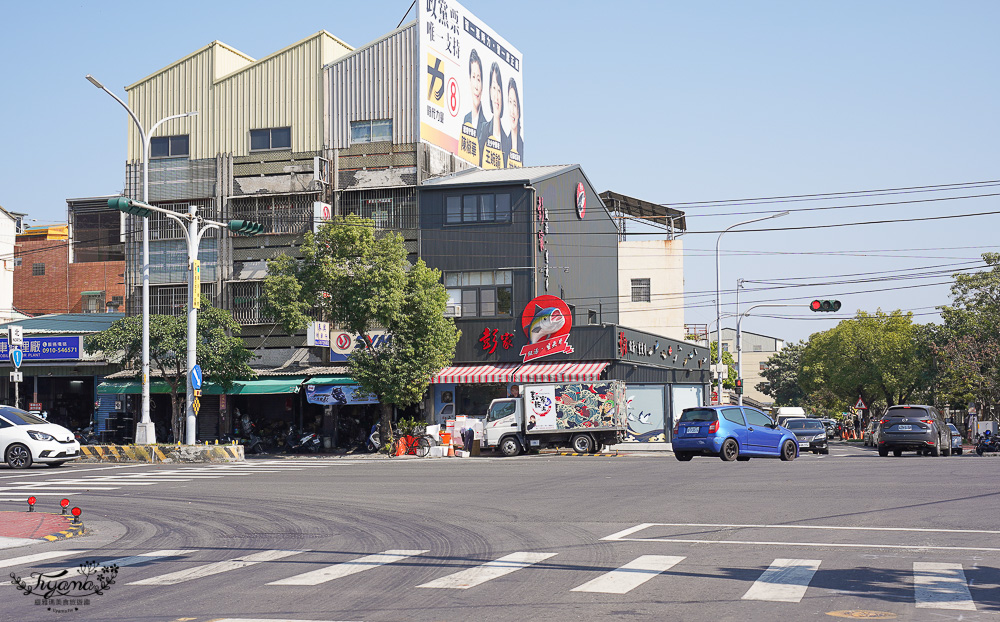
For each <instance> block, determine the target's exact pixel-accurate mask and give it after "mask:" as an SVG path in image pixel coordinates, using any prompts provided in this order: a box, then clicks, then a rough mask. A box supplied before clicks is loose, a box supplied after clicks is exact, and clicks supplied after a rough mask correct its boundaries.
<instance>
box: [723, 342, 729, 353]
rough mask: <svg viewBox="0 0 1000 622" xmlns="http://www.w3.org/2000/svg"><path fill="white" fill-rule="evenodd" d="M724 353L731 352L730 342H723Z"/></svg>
mask: <svg viewBox="0 0 1000 622" xmlns="http://www.w3.org/2000/svg"><path fill="white" fill-rule="evenodd" d="M722 351H723V352H729V342H728V341H723V342H722Z"/></svg>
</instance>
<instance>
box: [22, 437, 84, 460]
mask: <svg viewBox="0 0 1000 622" xmlns="http://www.w3.org/2000/svg"><path fill="white" fill-rule="evenodd" d="M78 458H80V443H79V442H77V441H73V442H71V443H60V442H58V441H43V442H35V443H33V444H32V446H31V459H32V460H34V461H35V462H41V463H45V462H64V461H66V460H76V459H78Z"/></svg>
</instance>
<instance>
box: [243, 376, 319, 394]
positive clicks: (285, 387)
mask: <svg viewBox="0 0 1000 622" xmlns="http://www.w3.org/2000/svg"><path fill="white" fill-rule="evenodd" d="M303 380H305V376H288V377H285V378H263V379H258V380H234V381H233V388H231V389H230V390H228V391H226V393H227V394H228V395H274V394H279V393H298V392H299V385H301V384H302V381H303Z"/></svg>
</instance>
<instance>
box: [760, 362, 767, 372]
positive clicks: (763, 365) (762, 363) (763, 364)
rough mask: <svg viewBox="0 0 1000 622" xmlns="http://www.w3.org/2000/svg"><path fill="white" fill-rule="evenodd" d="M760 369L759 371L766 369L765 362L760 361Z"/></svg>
mask: <svg viewBox="0 0 1000 622" xmlns="http://www.w3.org/2000/svg"><path fill="white" fill-rule="evenodd" d="M760 370H761V371H766V370H767V362H761V364H760Z"/></svg>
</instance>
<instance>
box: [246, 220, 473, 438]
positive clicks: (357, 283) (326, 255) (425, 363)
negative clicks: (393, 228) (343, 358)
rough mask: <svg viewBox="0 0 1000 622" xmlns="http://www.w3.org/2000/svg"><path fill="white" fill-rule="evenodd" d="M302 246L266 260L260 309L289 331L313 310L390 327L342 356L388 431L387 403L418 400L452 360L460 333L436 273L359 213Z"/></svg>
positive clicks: (366, 325)
mask: <svg viewBox="0 0 1000 622" xmlns="http://www.w3.org/2000/svg"><path fill="white" fill-rule="evenodd" d="M301 251H302V259H298V260H296V259H294V258H292V257H290V256H288V255H282V256H279V257H277V258H275V259H272V260H270V261H268V276H267V278H266V279H265V280H264V303H265V308H266V310H267V312H268V313H270V314H271V315H272V317H275V318H277V319H278V321H279V322H280V323H281V325H282V326H283V328H285V330H286V331H289V332H292V331H297V330H302V329H303V328H304V327H305V326H306V325H307V324H308V323H309V322H310V321H311V318H312V317H313V315H314V314H316V315H319V316H320V317H321V318H323V319H327V320H329V321H331V322H333V323H335V324H337V325H338V326H340V327H341V328H343V329H345V330H348V331H350V332H352V333H357V334H360V335H366V334H367V333H368V332H369V331H372V330H376V329H385V330H386V331H387V332H389V334H391V335H392V339H391V341H390V342H389V344H387V345H385V346H381V347H379V348H360V349H357V350H355V351H354V352H353V353H352V354H351V356H350V357H349V358H348V363H349V365H350V368H351V375H352V377H353V378H354V379H355V380H356V381H357V382H358V384H359V385H360V386H361V388H362V389H364V390H365V391H367V392H369V393H373V394H374V395H376V396H377V397H378V400H379V404H380V408H381V419H382V429H383V430H389V429H390V427H389V426H390V420H391V415H392V409H393V406H408V405H410V404H414V403H416V402H418V401H419V400H420V399H421V398H422V397H423V394H424V392H425V391H426V390H427V386H428V384H429V382H430V378H431V376H432V375H433V374H434V373H435V372H437V371H438V370H440V369H441V368H442V367H445V366H447V365H448V364H449V363H450V362H451V361H452V360H453V359H454V355H455V347H456V345H457V344H458V338H459V336H460V334H461V333H460V332H459V331H458V329H457V328H455V323H454V321H453V320H451V319H450V318H445V317H444V312H445V307H446V305H447V302H448V296H447V293H446V291H445V289H444V285H442V284H441V275H440V272H438V271H437V270H432V269H430V268H428V267H427V266H426V265H425V264H424V262H423V260H417V263H416V265H413V266H411V265H410V264H409V262H407V260H406V248H405V246H404V244H403V240H402V238H401V237H400V236H398V235H396V234H393V233H385V234H382V235H377V234H376V231H375V226H374V223H373V222H372V221H371V220H368V219H363V218H359V217H357V216H347V217H346V218H342V219H337V220H335V221H333V222H330V223H326V224H324V225H323V226H322V227H320V229H319V231H318V232H317V233H316V234H315V235H313V234H311V233H307V234H306V236H305V240H304V242H303V244H302V247H301ZM383 438H387V435H386V434H383Z"/></svg>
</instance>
